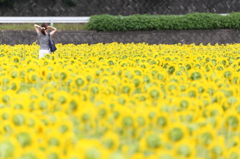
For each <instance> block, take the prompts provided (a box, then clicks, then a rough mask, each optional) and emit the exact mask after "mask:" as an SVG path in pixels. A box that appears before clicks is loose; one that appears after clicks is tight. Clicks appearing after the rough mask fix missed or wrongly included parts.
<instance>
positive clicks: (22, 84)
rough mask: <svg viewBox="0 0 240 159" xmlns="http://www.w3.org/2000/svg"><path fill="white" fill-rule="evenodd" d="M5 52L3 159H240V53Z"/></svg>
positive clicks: (0, 100)
mask: <svg viewBox="0 0 240 159" xmlns="http://www.w3.org/2000/svg"><path fill="white" fill-rule="evenodd" d="M57 48H58V50H57V51H56V52H55V53H54V54H52V55H50V54H48V55H46V56H45V57H44V58H41V59H38V51H39V45H36V44H32V45H14V46H9V45H0V159H240V152H239V148H240V116H239V115H240V100H239V99H240V98H239V97H240V73H239V72H240V44H226V45H219V44H215V45H210V44H208V45H202V44H200V45H195V44H190V45H183V44H175V45H163V44H159V45H149V44H146V43H139V44H134V43H131V44H130V43H129V44H122V43H110V44H102V43H99V44H94V45H88V44H81V45H73V44H67V45H63V44H57Z"/></svg>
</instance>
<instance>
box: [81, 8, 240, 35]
mask: <svg viewBox="0 0 240 159" xmlns="http://www.w3.org/2000/svg"><path fill="white" fill-rule="evenodd" d="M239 28H240V13H230V14H229V15H226V16H223V15H219V14H214V13H197V12H196V13H189V14H186V15H148V14H145V15H139V14H136V15H131V16H120V15H119V16H113V15H108V14H103V15H94V16H91V18H90V21H89V22H88V24H87V26H86V29H88V30H97V31H149V30H182V29H188V30H191V29H194V30H197V29H239Z"/></svg>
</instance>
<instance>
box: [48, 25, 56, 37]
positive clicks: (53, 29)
mask: <svg viewBox="0 0 240 159" xmlns="http://www.w3.org/2000/svg"><path fill="white" fill-rule="evenodd" d="M48 28H50V29H52V31H51V32H50V36H52V35H53V34H54V33H55V32H56V31H57V29H56V28H54V27H52V26H48Z"/></svg>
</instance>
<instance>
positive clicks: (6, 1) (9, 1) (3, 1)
mask: <svg viewBox="0 0 240 159" xmlns="http://www.w3.org/2000/svg"><path fill="white" fill-rule="evenodd" d="M15 2H16V0H0V5H7V6H10V7H12V6H13V5H14V3H15Z"/></svg>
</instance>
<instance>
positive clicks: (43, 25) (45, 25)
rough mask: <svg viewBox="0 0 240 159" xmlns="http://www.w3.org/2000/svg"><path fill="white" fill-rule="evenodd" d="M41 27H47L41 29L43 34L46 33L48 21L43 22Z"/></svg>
mask: <svg viewBox="0 0 240 159" xmlns="http://www.w3.org/2000/svg"><path fill="white" fill-rule="evenodd" d="M41 27H43V28H45V29H41V33H42V34H43V35H46V33H45V30H47V27H48V25H47V24H46V23H42V25H41Z"/></svg>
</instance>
